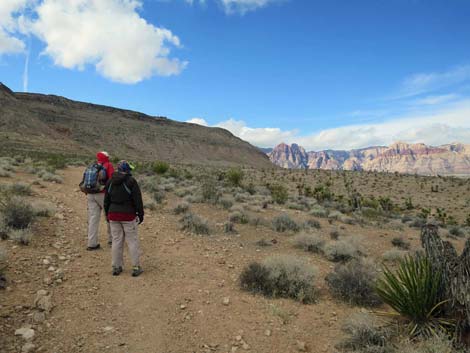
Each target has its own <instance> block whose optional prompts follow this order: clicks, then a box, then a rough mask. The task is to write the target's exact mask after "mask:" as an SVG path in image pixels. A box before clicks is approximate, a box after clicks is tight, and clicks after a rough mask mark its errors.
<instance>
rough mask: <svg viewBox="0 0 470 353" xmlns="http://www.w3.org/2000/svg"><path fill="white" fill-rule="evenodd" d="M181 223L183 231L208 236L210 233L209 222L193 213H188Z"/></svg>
mask: <svg viewBox="0 0 470 353" xmlns="http://www.w3.org/2000/svg"><path fill="white" fill-rule="evenodd" d="M181 223H182V229H183V230H186V231H189V232H191V233H195V234H200V235H208V234H209V232H210V229H209V225H208V222H207V221H206V220H205V219H203V218H201V217H199V216H197V215H195V214H194V213H191V212H188V213H186V214H185V215H184V216H183V218H182V219H181Z"/></svg>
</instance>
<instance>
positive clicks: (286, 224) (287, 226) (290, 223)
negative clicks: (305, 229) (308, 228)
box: [272, 214, 300, 233]
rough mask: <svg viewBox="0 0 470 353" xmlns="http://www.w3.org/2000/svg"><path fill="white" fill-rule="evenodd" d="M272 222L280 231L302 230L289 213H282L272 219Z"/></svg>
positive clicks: (276, 229) (275, 228)
mask: <svg viewBox="0 0 470 353" xmlns="http://www.w3.org/2000/svg"><path fill="white" fill-rule="evenodd" d="M272 224H273V228H274V230H275V231H276V232H280V233H284V232H287V231H292V232H298V231H299V230H300V227H299V225H298V224H297V223H296V222H295V221H294V220H293V219H292V218H290V217H289V215H287V214H282V215H280V216H277V217H275V218H274V219H273V221H272Z"/></svg>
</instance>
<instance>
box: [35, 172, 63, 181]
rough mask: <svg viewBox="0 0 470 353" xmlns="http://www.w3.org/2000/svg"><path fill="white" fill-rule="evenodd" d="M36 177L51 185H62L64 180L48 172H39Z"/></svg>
mask: <svg viewBox="0 0 470 353" xmlns="http://www.w3.org/2000/svg"><path fill="white" fill-rule="evenodd" d="M37 175H38V176H39V177H40V178H41V179H42V180H44V181H48V182H51V183H57V184H62V183H63V182H64V179H63V178H62V177H61V176H60V175H57V174H54V173H51V172H48V171H47V170H40V171H39V172H38V173H37Z"/></svg>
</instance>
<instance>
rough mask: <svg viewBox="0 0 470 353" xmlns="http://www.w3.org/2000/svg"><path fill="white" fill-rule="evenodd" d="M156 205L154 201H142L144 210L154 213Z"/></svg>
mask: <svg viewBox="0 0 470 353" xmlns="http://www.w3.org/2000/svg"><path fill="white" fill-rule="evenodd" d="M157 206H158V204H157V203H156V202H155V201H154V200H150V201H144V208H145V209H147V210H151V211H155V210H156V209H157Z"/></svg>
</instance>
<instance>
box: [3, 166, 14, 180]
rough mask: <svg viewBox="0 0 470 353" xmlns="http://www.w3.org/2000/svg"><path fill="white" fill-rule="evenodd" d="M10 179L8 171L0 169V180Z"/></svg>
mask: <svg viewBox="0 0 470 353" xmlns="http://www.w3.org/2000/svg"><path fill="white" fill-rule="evenodd" d="M11 177H12V174H11V173H10V172H9V171H8V170H6V169H4V168H2V167H0V178H11Z"/></svg>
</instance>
